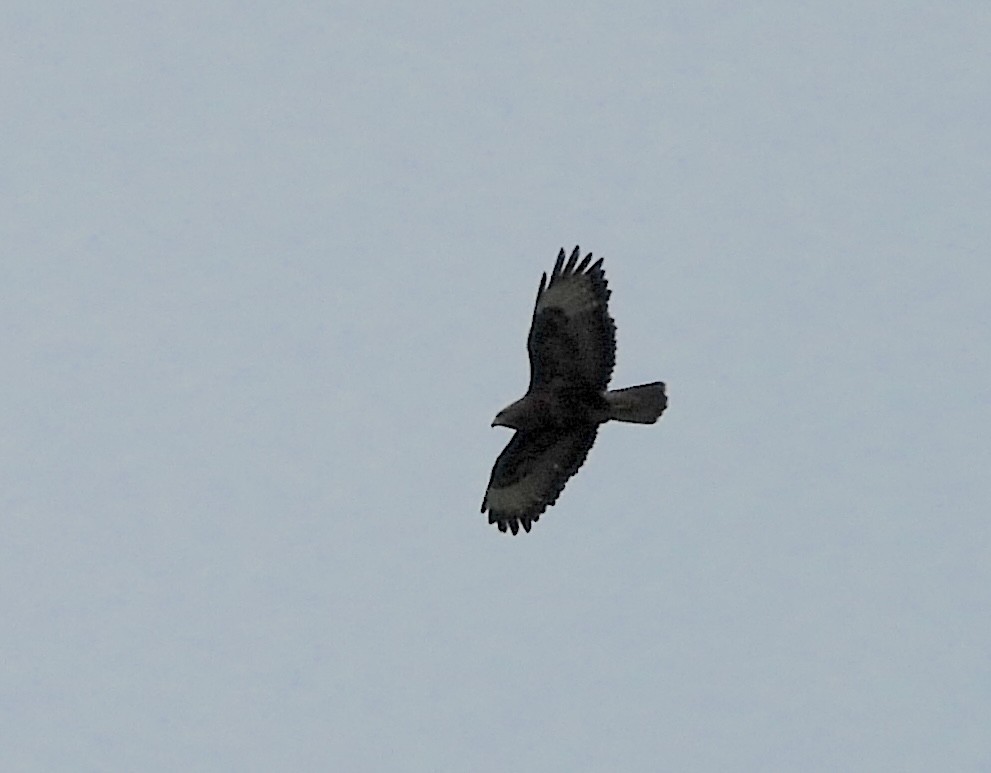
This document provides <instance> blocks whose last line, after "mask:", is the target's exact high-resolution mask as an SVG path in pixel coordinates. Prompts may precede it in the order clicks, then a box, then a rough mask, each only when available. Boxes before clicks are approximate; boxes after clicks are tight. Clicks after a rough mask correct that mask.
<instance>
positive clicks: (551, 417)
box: [482, 247, 667, 534]
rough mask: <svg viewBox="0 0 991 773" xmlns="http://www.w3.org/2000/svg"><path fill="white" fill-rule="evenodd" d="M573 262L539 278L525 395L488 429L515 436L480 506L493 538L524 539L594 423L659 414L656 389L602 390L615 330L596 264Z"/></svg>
mask: <svg viewBox="0 0 991 773" xmlns="http://www.w3.org/2000/svg"><path fill="white" fill-rule="evenodd" d="M578 258H579V250H578V248H577V247H576V248H575V250H574V252H572V253H571V257H570V258H568V261H567V264H565V253H564V250H561V252H560V254H559V255H558V257H557V262H556V263H555V264H554V270H553V271H552V272H551V276H550V281H549V282H548V279H547V274H544V275H543V277H542V278H541V280H540V288H539V289H538V290H537V301H536V304H535V305H534V310H533V322H532V323H531V326H530V335H529V338H528V340H527V349H528V351H529V354H530V387H529V389H528V390H527V393H526V394H525V395H524V396H523V397H522V398H520V399H519V400H517V401H516V402H514V403H512V404H511V405H509V406H507V407H506V408H504V409H503V410H501V411H500V412H499V413H498V414H497V415H496V417H495V420H494V421H493V422H492V425H493V426H496V425H502V426H506V427H510V428H512V429H515V430H516V434H515V435H514V436H513V438H512V439H511V440H510V441H509V444H508V445H507V446H506V448H505V449H504V450H503V452H502V453H501V454H499V458H498V459H497V460H496V463H495V466H494V467H493V468H492V475H491V477H490V479H489V486H488V489H487V490H486V492H485V498H484V499H483V501H482V512H483V513H484V512H486V511H488V513H489V523H495V524H497V525H498V527H499V529H500V530H501V531H507V529H508V530H510V531H512V533H513V534H516V533H517V532H518V531H519V528H520V526H522V527H523V529H524V531H530V527H531V526H532V525H533V522H534V521H536V520H538V519H539V517H540V515H541V513H543V512H544V511H545V510H546V509H547V508H548V507H550V506H551V505H553V504H554V502H556V501H557V498H558V496H559V495H560V493H561V491H562V490H563V489H564V485H565V483H567V481H568V479H569V478H570V477H571V476H572V475H574V474H575V473H576V472H577V471H578V468H579V467H581V465H582V464H583V463H584V461H585V458H586V456H587V455H588V451H589V449H590V448H591V447H592V443H594V442H595V435H596V432H597V431H598V427H599V425H600V424H603V423H605V422H607V421H610V420H616V421H627V422H634V423H638V424H653V423H654V422H656V421H657V419H658V418H659V417H660V415H661V414H662V413H663V412H664V409H665V407H666V406H667V396H666V394H665V389H664V384H663V383H661V382H654V383H652V384H643V385H641V386H637V387H628V388H627V389H618V390H611V391H610V390H609V389H608V385H609V379H610V378H611V376H612V370H613V366H614V364H615V361H616V326H615V324H614V323H613V320H612V317H610V316H609V310H608V301H609V294H610V293H609V289H608V286H607V284H606V278H605V274H604V273H603V271H602V258H599V260H597V261H596V262H595V263H591V260H592V255H591V253H590V254H588V255H587V256H586V257H585V258H584V259H583V260H582V261H581V262H580V263H579V260H578ZM590 263H591V265H589V264H590Z"/></svg>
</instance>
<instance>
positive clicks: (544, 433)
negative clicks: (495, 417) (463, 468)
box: [482, 424, 597, 534]
mask: <svg viewBox="0 0 991 773" xmlns="http://www.w3.org/2000/svg"><path fill="white" fill-rule="evenodd" d="M596 429H597V427H596V425H594V424H586V425H580V426H577V427H574V428H571V429H568V430H562V429H560V428H558V427H554V426H545V427H540V428H537V429H533V430H517V432H516V434H515V435H513V439H512V440H510V441H509V444H508V445H507V446H506V447H505V448H504V449H503V451H502V453H501V454H499V458H498V459H496V463H495V466H494V467H493V468H492V477H491V478H489V487H488V489H486V491H485V498H484V499H483V500H482V512H483V513H484V512H485V511H486V510H488V513H489V523H495V524H498V526H499V530H500V531H506V529H507V528H508V529H510V530H511V531H512V532H513V534H516V533H517V532H518V531H519V529H520V525H521V524H522V525H523V529H524V530H525V531H530V526H532V525H533V522H534V521H536V520H537V519H538V518H540V514H541V513H543V512H544V510H546V509H547V508H548V507H550V506H551V505H553V504H554V503H555V502H556V501H557V498H558V496H559V495H560V494H561V492H562V491H563V490H564V484H565V483H567V482H568V478H570V477H571V476H572V475H574V474H575V473H576V472H577V471H578V468H579V467H581V466H582V463H583V462H584V461H585V457H586V456H588V450H589V449H590V448H591V447H592V443H594V442H595V432H596Z"/></svg>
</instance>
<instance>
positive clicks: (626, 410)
mask: <svg viewBox="0 0 991 773" xmlns="http://www.w3.org/2000/svg"><path fill="white" fill-rule="evenodd" d="M606 400H607V401H608V402H609V410H610V415H609V418H610V419H615V420H616V421H628V422H631V423H633V424H653V423H654V422H656V421H657V420H658V419H659V418H661V414H662V413H664V409H665V408H667V407H668V398H667V395H666V394H665V393H664V384H663V382H660V381H655V382H653V383H652V384H641V385H640V386H633V387H627V388H626V389H610V390H609V391H608V392H606Z"/></svg>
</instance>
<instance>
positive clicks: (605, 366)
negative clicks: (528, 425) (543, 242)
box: [527, 247, 616, 392]
mask: <svg viewBox="0 0 991 773" xmlns="http://www.w3.org/2000/svg"><path fill="white" fill-rule="evenodd" d="M578 257H579V252H578V247H575V250H574V252H572V253H571V257H570V258H568V262H567V264H565V262H564V250H561V252H560V253H559V254H558V256H557V262H556V263H555V264H554V270H553V271H552V272H551V277H550V281H549V282H548V280H547V274H546V273H545V274H544V275H543V277H542V278H541V280H540V288H539V289H538V290H537V302H536V304H534V308H533V322H532V323H531V325H530V336H529V338H528V340H527V349H528V350H529V352H530V389H531V390H532V389H534V388H535V387H536V388H539V387H541V386H546V385H549V384H552V383H554V382H558V383H560V381H561V380H567V381H579V382H581V383H582V384H583V385H584V386H588V387H591V388H593V389H595V390H596V391H598V392H601V391H603V390H604V389H605V388H606V387H607V386H608V385H609V379H610V377H611V376H612V370H613V365H615V363H616V325H615V324H614V323H613V320H612V317H610V316H609V307H608V304H609V287H608V285H607V284H606V277H605V274H604V273H603V271H602V258H599V259H598V260H597V261H595V263H592V264H591V265H589V263H591V261H592V253H589V254H588V255H586V256H585V258H584V259H583V260H582V261H581V262H580V263H579V262H578Z"/></svg>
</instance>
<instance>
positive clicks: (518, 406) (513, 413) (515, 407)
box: [492, 398, 530, 429]
mask: <svg viewBox="0 0 991 773" xmlns="http://www.w3.org/2000/svg"><path fill="white" fill-rule="evenodd" d="M529 410H530V405H529V403H528V402H526V398H523V399H522V400H517V401H516V402H515V403H511V404H510V405H507V406H506V407H505V408H503V409H502V410H501V411H499V413H497V414H496V417H495V418H494V419H493V420H492V426H493V427H509V428H510V429H521V428H522V427H523V425H524V424H525V423H526V418H527V415H528V413H529Z"/></svg>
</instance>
